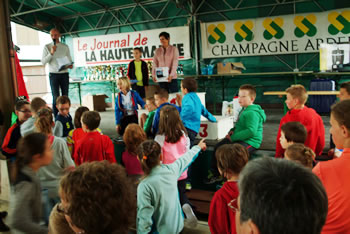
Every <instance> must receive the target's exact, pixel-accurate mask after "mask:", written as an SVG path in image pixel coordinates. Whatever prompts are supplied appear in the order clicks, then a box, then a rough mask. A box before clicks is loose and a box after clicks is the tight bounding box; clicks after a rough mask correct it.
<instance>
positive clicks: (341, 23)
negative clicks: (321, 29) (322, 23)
mask: <svg viewBox="0 0 350 234" xmlns="http://www.w3.org/2000/svg"><path fill="white" fill-rule="evenodd" d="M328 21H329V22H330V23H331V24H330V25H329V26H328V32H329V33H330V34H332V35H336V34H338V33H339V32H342V33H343V34H348V33H350V11H348V10H346V11H343V12H342V13H340V14H339V13H338V12H331V13H329V15H328Z"/></svg>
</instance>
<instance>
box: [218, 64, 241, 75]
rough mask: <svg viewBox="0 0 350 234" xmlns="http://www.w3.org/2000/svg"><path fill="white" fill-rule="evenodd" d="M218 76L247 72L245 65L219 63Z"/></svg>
mask: <svg viewBox="0 0 350 234" xmlns="http://www.w3.org/2000/svg"><path fill="white" fill-rule="evenodd" d="M217 70H218V74H240V73H242V70H245V67H244V65H243V63H218V64H217Z"/></svg>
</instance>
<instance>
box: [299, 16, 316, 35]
mask: <svg viewBox="0 0 350 234" xmlns="http://www.w3.org/2000/svg"><path fill="white" fill-rule="evenodd" d="M316 21H317V18H316V16H315V15H314V14H310V15H307V16H306V17H304V16H301V15H299V16H296V17H295V18H294V24H295V26H297V27H296V28H295V30H294V34H295V36H296V37H303V36H305V35H307V36H309V37H313V36H315V35H316V33H317V28H316V27H315V23H316Z"/></svg>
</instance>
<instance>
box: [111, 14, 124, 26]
mask: <svg viewBox="0 0 350 234" xmlns="http://www.w3.org/2000/svg"><path fill="white" fill-rule="evenodd" d="M108 12H109V13H110V14H111V15H112V16H113V18H114V19H116V20H117V21H118V23H119V24H123V23H122V22H121V21H120V19H119V18H118V17H117V16H116V15H115V14H114V12H113V11H108ZM118 12H119V11H117V14H118Z"/></svg>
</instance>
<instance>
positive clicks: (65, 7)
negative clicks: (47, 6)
mask: <svg viewBox="0 0 350 234" xmlns="http://www.w3.org/2000/svg"><path fill="white" fill-rule="evenodd" d="M50 2H53V3H55V4H57V5H58V4H60V3H57V2H56V1H54V0H50ZM62 7H63V8H64V9H67V10H69V11H71V12H73V13H74V14H78V13H79V12H77V11H75V10H73V9H70V8H69V7H67V6H62Z"/></svg>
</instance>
